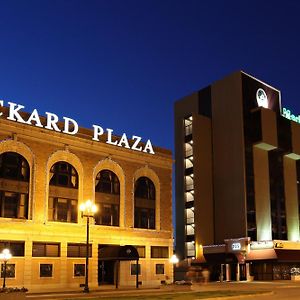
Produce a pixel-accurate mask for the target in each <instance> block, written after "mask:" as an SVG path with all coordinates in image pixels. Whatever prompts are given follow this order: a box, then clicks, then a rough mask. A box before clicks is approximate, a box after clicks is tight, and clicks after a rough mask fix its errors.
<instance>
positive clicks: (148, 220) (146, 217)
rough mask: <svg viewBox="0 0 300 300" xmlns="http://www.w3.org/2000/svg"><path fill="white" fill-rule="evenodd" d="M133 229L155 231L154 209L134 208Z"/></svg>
mask: <svg viewBox="0 0 300 300" xmlns="http://www.w3.org/2000/svg"><path fill="white" fill-rule="evenodd" d="M134 227H135V228H145V229H155V209H154V208H142V207H135V210H134Z"/></svg>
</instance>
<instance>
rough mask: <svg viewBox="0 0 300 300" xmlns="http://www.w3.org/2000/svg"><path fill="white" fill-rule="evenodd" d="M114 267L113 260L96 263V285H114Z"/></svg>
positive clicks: (114, 262)
mask: <svg viewBox="0 0 300 300" xmlns="http://www.w3.org/2000/svg"><path fill="white" fill-rule="evenodd" d="M115 265H116V261H113V260H99V261H98V284H99V285H101V284H115Z"/></svg>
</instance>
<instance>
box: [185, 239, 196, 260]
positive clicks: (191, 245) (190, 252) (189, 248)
mask: <svg viewBox="0 0 300 300" xmlns="http://www.w3.org/2000/svg"><path fill="white" fill-rule="evenodd" d="M185 244H186V253H187V257H194V256H195V253H196V251H195V242H187V243H185Z"/></svg>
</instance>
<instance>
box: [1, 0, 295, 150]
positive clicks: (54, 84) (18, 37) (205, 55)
mask: <svg viewBox="0 0 300 300" xmlns="http://www.w3.org/2000/svg"><path fill="white" fill-rule="evenodd" d="M299 14H300V1H297V0H294V1H292V0H286V1H261V0H260V1H256V0H251V1H229V0H227V1H225V0H224V1H202V0H198V1H193V0H182V1H179V0H178V1H176V0H172V1H171V0H158V1H155V0H152V1H150V0H139V1H135V0H120V1H117V0H98V1H93V0H88V1H86V0H82V1H78V0H72V1H63V0H59V1H55V0H51V1H47V0H37V1H33V0H26V1H25V0H21V1H16V0H6V1H4V0H0V49H1V50H0V98H2V99H4V100H6V101H8V100H10V101H14V102H16V103H20V104H24V105H25V107H26V110H27V111H31V110H32V109H33V108H37V109H38V111H39V113H40V114H44V112H45V111H49V112H53V113H56V114H57V115H59V116H60V117H62V116H68V117H71V118H74V119H75V120H76V121H77V122H78V124H79V125H80V126H82V127H88V128H89V127H91V125H92V124H98V125H101V126H103V127H109V128H113V129H114V131H115V133H116V134H122V133H123V132H126V133H128V135H132V134H136V135H140V136H142V137H143V138H144V139H148V138H150V139H151V140H152V142H153V144H155V145H157V146H162V147H166V148H169V149H172V150H173V104H174V101H175V100H177V99H179V98H181V97H183V96H185V95H187V94H190V93H191V92H193V91H195V90H197V89H200V88H202V87H205V86H206V85H208V84H209V83H211V82H213V81H215V80H217V79H220V78H222V77H223V76H225V75H227V74H229V73H231V72H233V71H236V70H239V69H242V70H244V71H246V72H248V73H250V74H252V75H254V76H255V77H257V78H259V79H261V80H263V81H266V82H267V83H269V84H271V85H273V86H275V87H277V88H278V89H280V90H281V91H282V100H283V105H284V106H287V107H289V108H291V109H292V110H293V111H294V112H296V113H298V112H300V102H299V101H298V97H299V96H298V90H299V88H298V86H299V79H300V78H299V70H300V59H299V55H300V37H299V34H300V21H299V20H300V18H299Z"/></svg>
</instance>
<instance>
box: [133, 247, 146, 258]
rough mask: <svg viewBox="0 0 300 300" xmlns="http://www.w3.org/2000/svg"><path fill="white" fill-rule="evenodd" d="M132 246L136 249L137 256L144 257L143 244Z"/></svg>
mask: <svg viewBox="0 0 300 300" xmlns="http://www.w3.org/2000/svg"><path fill="white" fill-rule="evenodd" d="M134 248H135V249H136V250H137V252H138V254H139V258H145V257H146V247H145V246H134Z"/></svg>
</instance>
